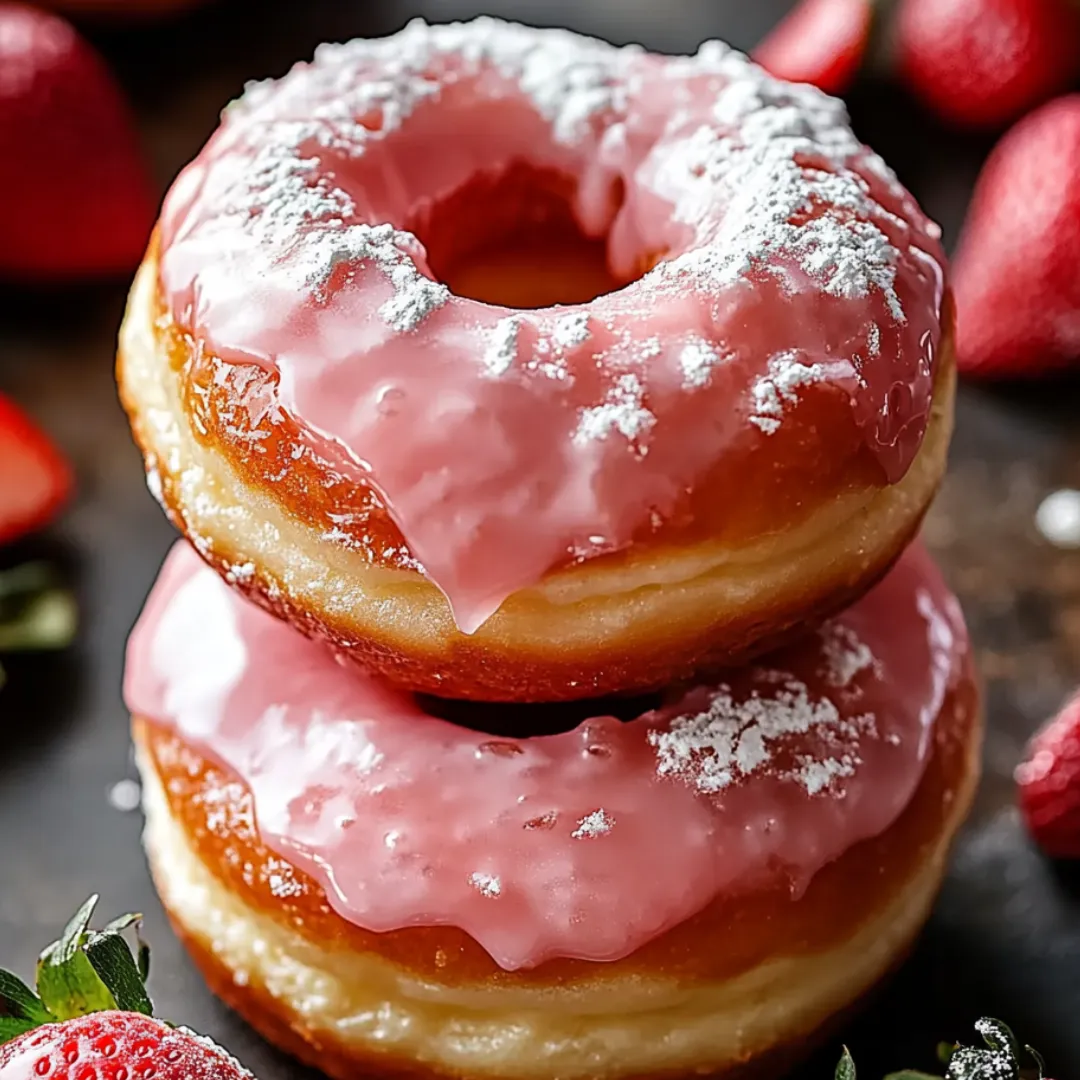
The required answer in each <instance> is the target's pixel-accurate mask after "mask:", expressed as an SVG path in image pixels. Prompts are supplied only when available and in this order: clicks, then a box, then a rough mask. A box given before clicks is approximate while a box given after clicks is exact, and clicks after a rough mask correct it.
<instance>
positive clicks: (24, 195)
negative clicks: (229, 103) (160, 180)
mask: <svg viewBox="0 0 1080 1080" xmlns="http://www.w3.org/2000/svg"><path fill="white" fill-rule="evenodd" d="M154 207H155V198H154V194H153V188H152V186H151V183H150V180H149V177H148V174H147V171H146V167H145V165H144V164H143V161H142V158H141V155H140V153H139V147H138V141H137V138H136V135H135V129H134V126H133V124H132V121H131V117H130V114H129V112H128V108H127V105H126V104H125V102H124V99H123V96H122V95H121V93H120V90H119V88H118V87H117V85H116V83H115V82H114V81H113V78H112V76H111V75H110V74H109V71H108V69H107V68H106V67H105V64H104V62H103V61H102V60H101V58H100V57H99V56H98V55H97V53H95V52H94V51H93V50H92V49H91V48H90V46H89V45H88V44H87V43H86V42H85V41H83V40H82V38H80V37H79V36H78V34H77V33H76V32H75V30H74V29H73V28H72V27H71V26H70V25H69V24H68V23H66V22H65V21H64V20H63V19H61V18H59V17H58V16H55V15H48V14H46V13H45V12H42V11H38V10H37V9H35V8H31V7H26V6H24V5H22V4H10V3H2V2H0V274H3V275H6V276H8V277H11V276H20V277H36V278H50V277H73V276H79V275H93V274H111V273H117V272H126V271H129V270H131V269H133V268H134V267H135V266H136V265H137V263H138V261H139V258H140V256H141V255H142V252H143V249H144V248H145V246H146V242H147V239H148V237H149V235H150V229H151V227H152V225H153V219H154Z"/></svg>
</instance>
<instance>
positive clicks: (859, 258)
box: [659, 48, 905, 322]
mask: <svg viewBox="0 0 1080 1080" xmlns="http://www.w3.org/2000/svg"><path fill="white" fill-rule="evenodd" d="M699 62H700V63H703V64H705V65H707V66H708V67H710V68H711V69H712V70H714V71H716V72H717V73H718V74H719V75H720V76H721V77H722V78H724V79H726V80H727V81H726V82H725V83H724V85H723V86H722V87H721V89H720V91H719V93H718V94H717V97H716V102H715V105H714V107H713V115H712V121H713V122H712V123H711V124H702V125H700V126H698V127H697V128H695V129H693V130H692V131H690V132H688V133H687V134H685V135H684V136H683V137H682V138H681V139H679V140H676V141H675V142H674V143H673V145H671V146H669V147H666V148H665V161H664V162H663V164H662V165H661V167H660V169H659V179H660V186H661V187H662V188H663V189H664V190H665V191H668V192H674V193H676V197H675V199H674V200H673V201H674V203H675V213H676V215H677V216H678V217H680V218H681V219H682V220H685V221H687V222H689V223H691V224H693V225H694V226H695V227H696V229H697V231H698V233H699V238H700V242H699V243H698V244H695V245H693V247H692V248H691V250H690V251H688V252H685V253H683V254H682V255H680V256H679V257H678V258H676V259H674V260H672V262H671V264H669V268H668V269H666V270H665V271H664V272H665V273H675V274H680V273H686V272H690V273H693V274H696V275H705V276H707V277H708V278H710V279H712V280H714V281H716V282H717V283H720V284H730V283H732V282H734V281H736V280H739V279H740V278H747V277H748V276H749V275H751V274H752V273H754V272H755V271H758V272H762V271H763V272H765V273H769V274H772V275H775V276H777V277H779V278H780V279H781V280H784V281H785V284H786V285H788V286H789V287H791V288H800V287H805V285H806V284H807V280H806V279H809V282H811V283H815V284H816V285H817V287H819V288H821V289H822V290H823V291H824V292H825V293H827V294H829V295H832V296H837V297H842V298H848V299H852V298H857V297H865V296H868V295H869V294H870V293H871V292H872V291H875V290H876V291H879V292H880V293H881V294H882V295H883V297H884V299H885V302H886V305H887V307H888V310H889V311H890V313H891V314H892V316H893V318H894V319H895V320H896V321H897V322H904V321H905V314H904V311H903V307H902V305H901V303H900V299H899V296H898V295H897V292H896V288H895V283H896V270H897V264H898V262H899V259H900V253H899V251H898V250H897V249H896V247H895V246H894V245H893V244H892V243H891V242H890V241H889V239H888V236H887V234H886V231H885V226H886V225H887V224H888V223H889V222H891V221H892V220H894V219H892V217H891V215H890V214H889V213H887V212H886V211H885V210H884V209H883V208H882V206H881V205H880V204H879V203H878V202H877V200H876V199H875V198H874V197H873V195H872V194H871V190H870V185H869V184H868V182H867V181H866V180H865V179H864V177H863V175H862V173H863V172H866V173H869V174H871V175H873V176H874V177H875V178H877V179H878V180H879V181H880V182H882V183H883V184H884V185H885V186H886V187H887V188H888V190H889V191H890V192H891V193H897V192H899V190H900V189H899V185H898V183H897V181H896V178H895V176H894V175H893V174H892V173H891V171H890V170H889V169H888V168H887V166H885V164H884V162H882V161H881V159H880V158H878V157H877V156H876V155H874V154H872V153H871V152H870V151H868V150H867V149H866V148H865V147H863V146H861V145H860V144H859V142H858V140H857V139H856V138H855V136H854V135H853V133H852V131H851V128H850V126H849V125H848V121H847V114H846V111H845V109H844V106H843V104H842V103H841V102H839V101H837V100H836V99H834V98H830V97H828V96H826V95H824V94H822V93H820V92H819V91H817V90H816V89H814V88H813V87H809V86H793V85H790V84H787V83H783V82H780V81H778V80H776V79H773V78H771V77H770V76H769V75H768V74H766V73H765V72H764V71H763V70H762V69H761V68H758V67H757V66H756V65H754V64H751V63H750V62H749V61H748V60H747V59H746V58H745V57H743V56H742V55H740V54H738V53H735V52H733V51H730V50H724V49H719V48H713V49H711V50H709V51H708V52H707V53H705V54H704V55H702V54H699ZM719 207H723V211H722V214H718V213H717V211H718V208H719Z"/></svg>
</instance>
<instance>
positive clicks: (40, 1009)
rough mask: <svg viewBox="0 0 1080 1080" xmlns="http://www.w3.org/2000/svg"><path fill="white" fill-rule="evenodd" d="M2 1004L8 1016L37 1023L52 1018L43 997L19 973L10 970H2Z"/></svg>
mask: <svg viewBox="0 0 1080 1080" xmlns="http://www.w3.org/2000/svg"><path fill="white" fill-rule="evenodd" d="M0 1005H2V1006H3V1009H4V1012H5V1014H6V1017H10V1018H14V1019H16V1020H32V1021H34V1023H37V1024H47V1023H48V1022H49V1021H50V1020H52V1016H51V1015H50V1014H49V1010H48V1009H46V1008H45V1006H44V1005H42V1003H41V999H40V998H39V997H38V996H37V994H35V993H34V991H33V990H31V989H30V987H29V986H27V985H26V983H24V982H23V981H22V979H20V978H19V977H18V976H17V975H12V974H11V972H10V971H0Z"/></svg>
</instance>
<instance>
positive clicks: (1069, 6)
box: [895, 0, 1080, 128]
mask: <svg viewBox="0 0 1080 1080" xmlns="http://www.w3.org/2000/svg"><path fill="white" fill-rule="evenodd" d="M895 31H896V35H895V48H896V60H897V65H898V68H899V71H900V73H901V75H902V77H903V78H904V79H905V81H906V82H907V84H908V85H909V86H910V87H911V89H912V90H913V91H914V92H915V93H916V94H917V95H918V96H919V97H920V98H922V99H923V100H924V101H925V102H926V103H927V104H928V105H929V106H930V107H931V108H932V109H933V110H934V111H935V112H937V113H938V115H940V116H941V117H942V118H943V119H945V120H948V121H950V122H952V123H955V124H959V125H961V126H965V127H975V128H980V127H1001V126H1004V125H1005V124H1007V123H1009V122H1010V121H1012V120H1015V119H1016V118H1017V117H1019V116H1022V115H1023V114H1024V113H1026V112H1027V111H1028V110H1029V109H1031V108H1033V107H1034V106H1036V105H1038V104H1039V103H1040V102H1043V101H1046V100H1047V99H1048V98H1050V97H1053V96H1054V94H1057V93H1060V92H1061V91H1062V90H1065V89H1067V88H1068V87H1069V85H1070V84H1071V83H1072V81H1073V79H1074V78H1075V77H1076V75H1077V73H1078V72H1080V10H1078V9H1077V8H1076V7H1074V0H901V3H900V8H899V10H898V12H897V15H896V27H895Z"/></svg>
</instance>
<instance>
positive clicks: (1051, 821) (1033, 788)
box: [1016, 693, 1080, 859]
mask: <svg viewBox="0 0 1080 1080" xmlns="http://www.w3.org/2000/svg"><path fill="white" fill-rule="evenodd" d="M1016 782H1017V785H1018V786H1019V794H1020V809H1021V811H1022V812H1023V815H1024V821H1025V822H1026V823H1027V827H1028V830H1029V831H1030V833H1031V835H1032V837H1033V838H1034V840H1035V843H1037V844H1038V845H1039V847H1040V848H1042V850H1043V851H1044V852H1046V854H1047V855H1050V856H1051V857H1052V858H1055V859H1080V693H1078V694H1076V695H1075V696H1074V697H1073V698H1072V700H1070V701H1069V702H1068V703H1067V704H1066V705H1065V707H1064V708H1063V709H1062V710H1061V712H1060V713H1058V715H1057V716H1056V717H1054V719H1053V720H1051V721H1050V723H1049V724H1047V725H1046V727H1044V728H1043V729H1042V731H1040V732H1039V733H1038V734H1037V735H1036V736H1035V738H1034V739H1032V740H1031V745H1030V746H1029V747H1028V752H1027V758H1026V760H1025V761H1024V763H1023V764H1022V765H1021V766H1020V767H1019V768H1018V769H1017V770H1016Z"/></svg>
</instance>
